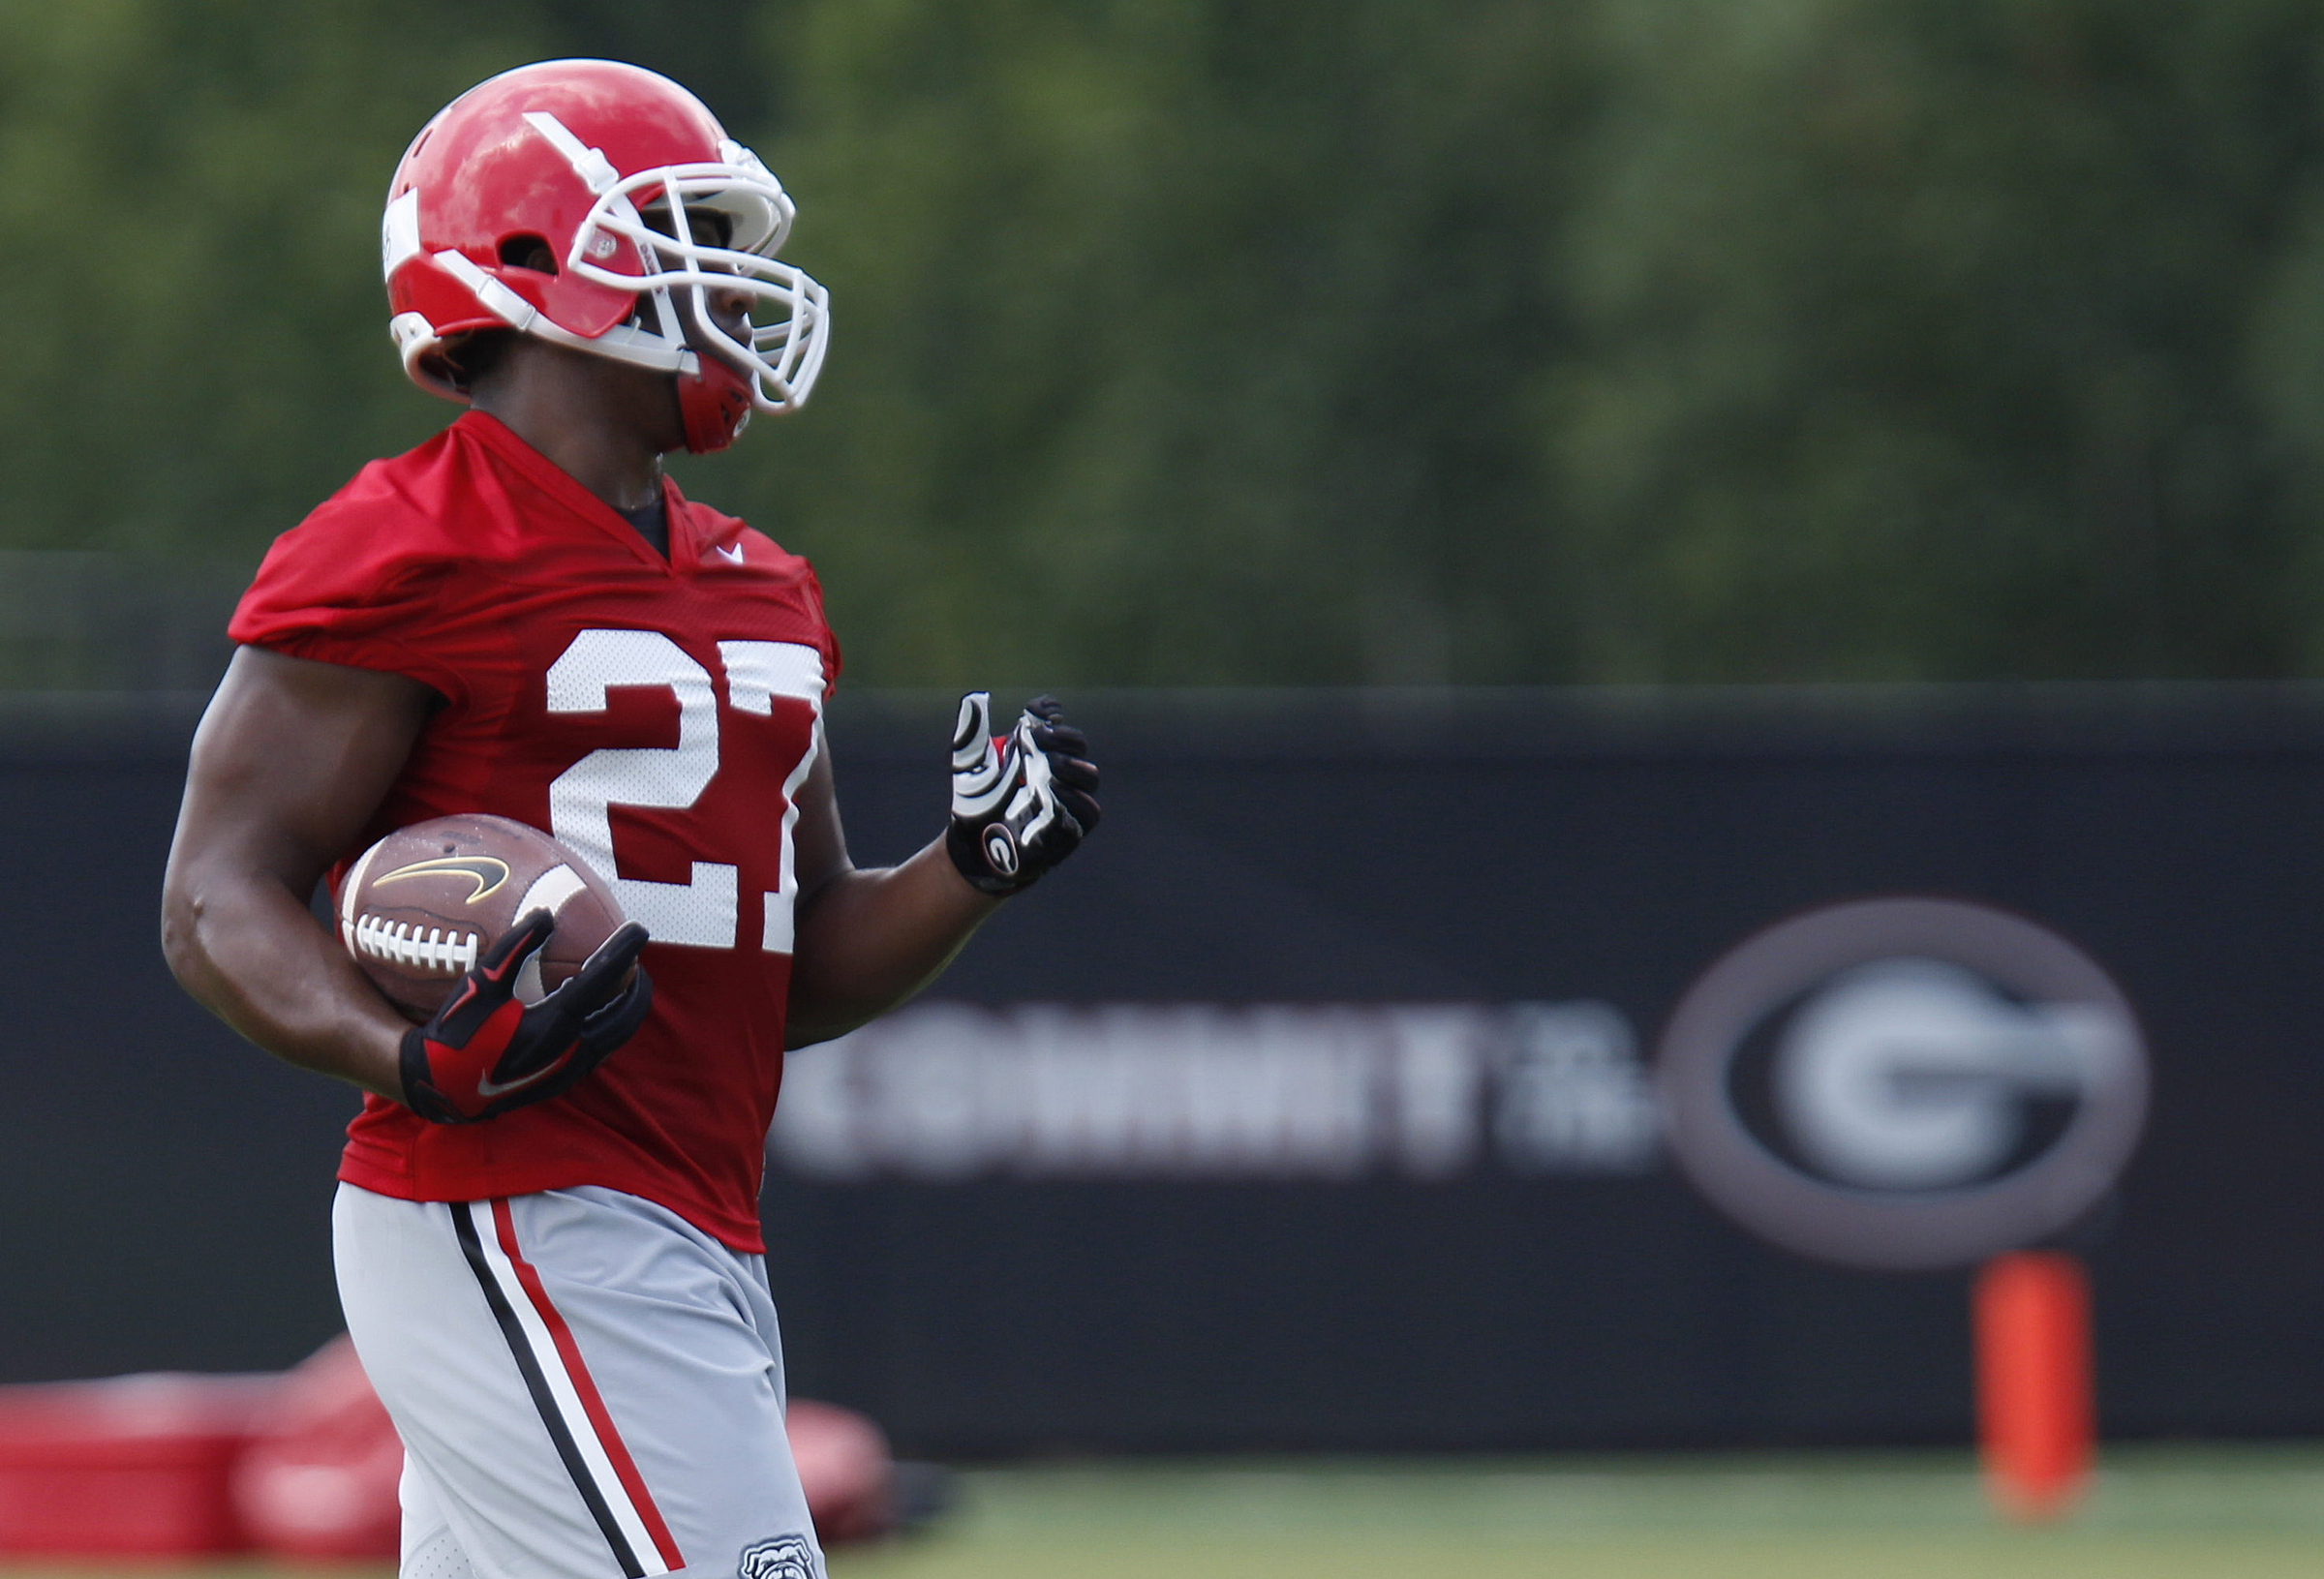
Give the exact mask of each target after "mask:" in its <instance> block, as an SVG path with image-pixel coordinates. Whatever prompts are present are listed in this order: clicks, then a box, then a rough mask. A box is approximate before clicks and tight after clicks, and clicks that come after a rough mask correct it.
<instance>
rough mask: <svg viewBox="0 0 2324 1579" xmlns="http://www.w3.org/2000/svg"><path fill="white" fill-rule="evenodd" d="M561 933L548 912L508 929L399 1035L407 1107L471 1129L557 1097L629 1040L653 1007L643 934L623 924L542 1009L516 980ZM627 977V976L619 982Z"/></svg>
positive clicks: (539, 912)
mask: <svg viewBox="0 0 2324 1579" xmlns="http://www.w3.org/2000/svg"><path fill="white" fill-rule="evenodd" d="M556 929H557V924H556V921H555V920H554V919H553V918H552V917H551V916H550V915H549V913H548V912H547V911H546V910H535V911H534V912H532V913H531V914H530V915H528V916H526V917H524V918H523V919H522V920H521V921H519V922H518V923H517V924H516V925H515V926H511V927H509V928H508V930H507V931H506V932H505V933H504V934H503V935H502V936H501V938H500V940H499V941H498V942H496V943H494V944H493V946H492V948H491V950H490V951H489V952H487V953H486V954H485V956H484V957H483V958H481V959H479V960H477V961H476V963H475V966H474V969H472V970H470V971H469V973H468V979H467V980H466V981H464V982H462V983H461V984H460V990H459V991H457V992H455V993H453V994H452V996H451V998H450V1000H449V1001H448V1002H446V1003H445V1004H444V1006H443V1008H442V1009H439V1010H437V1011H436V1017H435V1018H434V1019H431V1020H429V1021H428V1022H427V1023H426V1024H425V1025H414V1026H413V1028H412V1029H410V1030H408V1031H406V1032H405V1033H404V1049H403V1078H404V1106H405V1107H407V1108H411V1109H412V1110H413V1112H415V1113H417V1114H418V1115H419V1116H420V1117H422V1118H424V1119H426V1120H427V1121H428V1122H429V1123H431V1124H473V1123H474V1122H475V1121H476V1120H478V1119H480V1118H492V1117H496V1116H497V1115H499V1114H501V1113H505V1112H506V1111H508V1110H509V1109H510V1108H522V1107H524V1106H525V1105H526V1104H527V1103H533V1102H540V1101H542V1100H544V1099H546V1098H549V1097H553V1096H555V1095H557V1094H558V1093H559V1092H560V1091H563V1090H565V1089H566V1087H567V1086H570V1085H571V1084H572V1083H573V1082H574V1081H575V1080H578V1079H579V1078H581V1077H582V1076H584V1075H586V1074H588V1073H589V1072H590V1071H591V1070H593V1069H595V1068H596V1067H597V1065H599V1064H601V1063H603V1062H604V1061H605V1059H606V1056H607V1055H608V1054H610V1053H611V1052H612V1051H613V1049H614V1048H618V1047H620V1046H621V1045H622V1044H623V1043H625V1042H627V1041H628V1040H629V1037H630V1033H632V1032H633V1031H635V1030H636V1029H637V1028H638V1026H639V1025H640V1024H641V1023H643V1022H644V1020H645V1017H646V1011H647V1010H648V1009H650V1008H652V1007H653V1004H654V984H653V983H652V982H650V981H648V980H647V979H646V972H645V968H644V967H643V966H638V968H637V972H636V975H635V976H634V977H630V967H631V966H633V965H637V955H638V951H639V950H641V949H643V948H644V947H645V946H646V929H645V928H644V927H643V926H639V925H638V924H637V923H635V922H629V923H627V924H626V925H624V926H622V927H621V929H620V930H618V931H616V932H615V933H614V934H613V936H611V937H609V938H607V939H606V940H605V941H604V943H603V944H601V945H600V946H599V947H598V949H597V951H596V953H595V954H593V955H591V956H590V957H589V958H588V959H587V960H585V961H584V962H583V963H582V966H581V968H580V969H579V970H577V971H575V972H574V973H573V977H572V980H570V981H568V982H566V984H565V985H564V986H563V987H559V988H558V989H557V990H556V991H554V992H551V993H549V994H548V995H547V996H546V997H544V998H542V999H541V1000H540V1001H539V1002H538V1003H533V1004H527V1003H521V1002H519V1001H518V1000H517V996H516V977H517V973H518V972H519V971H521V970H522V969H524V965H525V961H526V960H528V959H530V958H532V957H533V956H534V955H535V954H536V953H538V952H539V951H540V948H541V945H543V944H545V943H546V942H548V940H549V934H550V933H551V932H553V931H555V930H556ZM625 978H629V979H628V980H627V982H625Z"/></svg>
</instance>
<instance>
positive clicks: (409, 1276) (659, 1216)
mask: <svg viewBox="0 0 2324 1579" xmlns="http://www.w3.org/2000/svg"><path fill="white" fill-rule="evenodd" d="M332 1231H333V1238H334V1244H335V1249H336V1259H337V1262H338V1271H339V1300H340V1304H341V1305H342V1306H343V1307H344V1309H345V1310H346V1313H347V1325H348V1330H349V1331H350V1332H351V1333H352V1335H353V1337H354V1341H355V1351H356V1352H357V1353H358V1354H359V1355H360V1356H361V1357H362V1360H363V1369H364V1371H365V1372H366V1373H367V1374H368V1375H369V1376H370V1378H371V1383H372V1385H373V1387H375V1388H376V1389H377V1390H378V1392H379V1395H380V1399H381V1401H382V1403H384V1404H385V1405H386V1406H387V1412H388V1413H389V1414H390V1415H391V1416H393V1418H394V1420H395V1427H396V1430H397V1432H398V1433H399V1434H400V1435H401V1436H402V1437H403V1440H404V1454H405V1468H404V1496H403V1502H404V1563H403V1574H404V1575H405V1579H460V1575H461V1573H462V1569H463V1568H464V1567H465V1568H466V1569H468V1570H470V1571H473V1572H474V1574H476V1575H477V1576H478V1579H568V1576H569V1579H622V1576H628V1579H644V1576H646V1575H651V1574H662V1573H672V1572H678V1573H684V1574H688V1575H697V1574H700V1575H714V1574H715V1575H720V1576H724V1575H731V1574H738V1573H739V1574H741V1575H743V1576H744V1579H820V1576H821V1575H822V1573H823V1559H822V1553H821V1551H820V1550H819V1549H818V1548H817V1546H816V1544H815V1537H814V1530H813V1528H812V1526H811V1525H810V1523H809V1520H808V1514H807V1502H806V1499H805V1498H804V1497H803V1496H802V1495H801V1493H800V1489H799V1473H798V1471H797V1470H796V1469H795V1468H794V1467H793V1466H792V1463H791V1450H790V1443H789V1442H788V1440H787V1439H786V1438H785V1437H784V1435H783V1425H782V1412H783V1381H782V1347H781V1341H780V1337H779V1335H778V1333H777V1330H776V1324H775V1304H774V1301H773V1300H772V1299H771V1298H770V1297H769V1296H768V1293H767V1285H766V1276H765V1269H764V1263H763V1262H762V1261H761V1260H760V1259H759V1258H758V1257H755V1256H744V1255H739V1254H737V1253H736V1252H734V1251H732V1250H729V1249H727V1248H726V1247H725V1246H724V1245H721V1244H719V1242H718V1241H717V1240H716V1239H713V1238H711V1237H710V1236H709V1235H708V1234H706V1233H703V1232H702V1231H701V1230H698V1229H696V1228H694V1227H693V1226H692V1225H691V1224H689V1223H688V1222H687V1221H686V1220H685V1219H683V1218H681V1217H679V1216H678V1215H677V1214H676V1213H674V1212H671V1211H668V1210H665V1209H664V1208H662V1207H660V1206H657V1205H655V1204H653V1203H652V1202H650V1201H646V1200H641V1199H638V1198H637V1197H635V1196H627V1195H623V1194H621V1193H620V1192H619V1191H614V1190H604V1189H597V1188H595V1187H585V1188H581V1189H573V1190H554V1191H550V1192H548V1193H546V1194H542V1195H533V1196H515V1197H511V1198H508V1199H502V1200H478V1201H455V1202H450V1203H446V1202H442V1201H411V1200H396V1199H390V1198H388V1197H386V1196H381V1195H375V1194H373V1193H372V1192H370V1191H368V1190H359V1189H356V1188H355V1187H354V1186H352V1185H345V1184H343V1185H341V1186H340V1187H339V1197H338V1201H337V1203H336V1205H335V1207H334V1209H333V1211H332ZM463 1560H465V1561H463Z"/></svg>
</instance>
